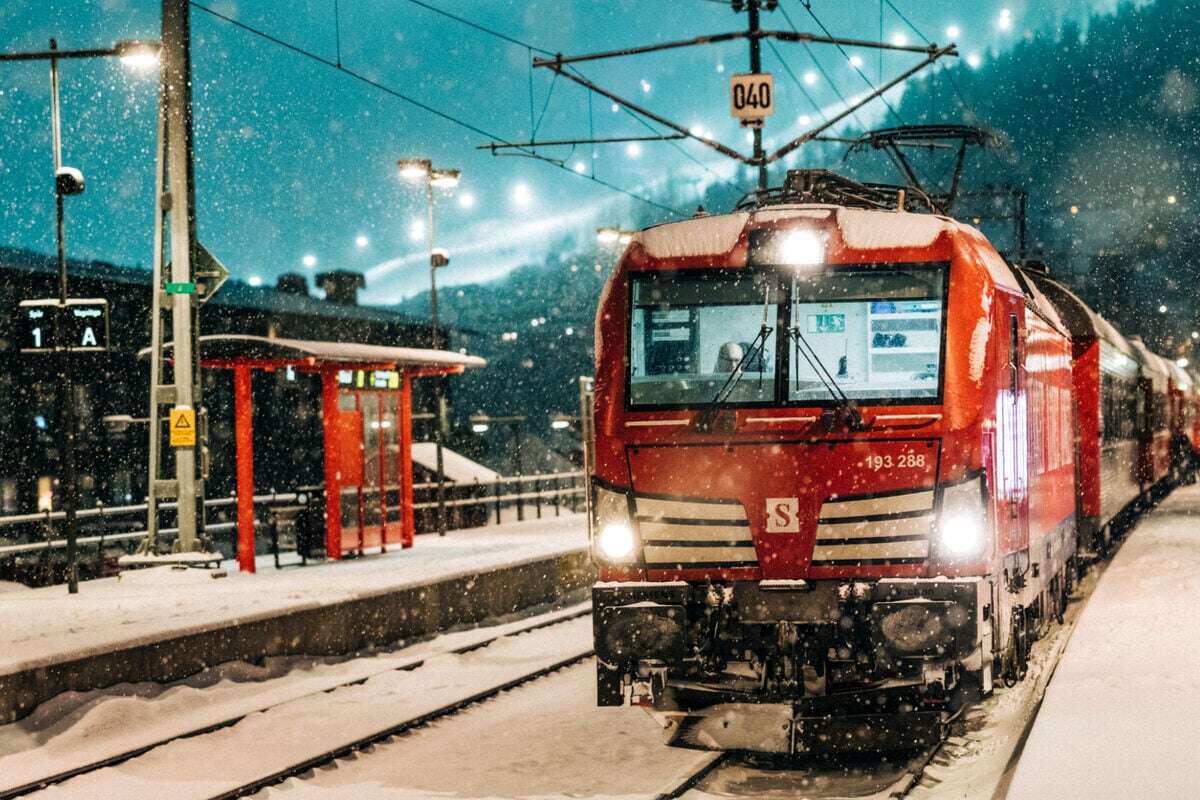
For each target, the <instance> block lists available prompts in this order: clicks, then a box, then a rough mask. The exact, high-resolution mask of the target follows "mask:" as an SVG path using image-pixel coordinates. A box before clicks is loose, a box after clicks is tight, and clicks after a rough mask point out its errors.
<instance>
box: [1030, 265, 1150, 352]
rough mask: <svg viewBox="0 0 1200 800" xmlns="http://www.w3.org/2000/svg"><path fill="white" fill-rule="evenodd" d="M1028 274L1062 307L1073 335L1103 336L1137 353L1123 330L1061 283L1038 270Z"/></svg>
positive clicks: (1063, 316) (1059, 310) (1056, 304)
mask: <svg viewBox="0 0 1200 800" xmlns="http://www.w3.org/2000/svg"><path fill="white" fill-rule="evenodd" d="M1025 274H1026V275H1027V276H1028V277H1029V278H1030V282H1031V283H1032V284H1034V285H1035V286H1036V287H1037V288H1038V289H1040V290H1041V291H1042V292H1044V293H1045V295H1046V296H1047V297H1048V298H1049V300H1050V302H1052V303H1053V304H1054V307H1055V308H1056V309H1058V314H1059V318H1060V319H1062V321H1063V322H1064V323H1066V326H1067V331H1068V332H1069V333H1070V334H1071V336H1072V337H1076V338H1078V337H1081V336H1082V337H1095V338H1099V339H1103V340H1104V341H1106V342H1108V343H1109V344H1111V345H1112V346H1113V347H1116V348H1117V349H1118V350H1120V351H1121V352H1122V353H1124V354H1126V355H1128V356H1131V357H1132V356H1133V355H1134V351H1133V348H1132V347H1131V346H1130V345H1129V342H1128V341H1127V340H1126V339H1125V337H1124V336H1122V335H1121V332H1120V331H1118V330H1117V329H1116V328H1114V327H1113V325H1112V323H1110V322H1109V321H1108V320H1106V319H1105V318H1104V317H1102V316H1100V315H1099V314H1097V313H1096V312H1095V311H1094V310H1092V308H1091V307H1089V306H1088V304H1087V303H1085V302H1083V300H1081V299H1080V298H1079V296H1078V295H1076V294H1075V293H1074V292H1072V291H1071V290H1070V289H1068V288H1067V287H1066V286H1065V285H1063V284H1062V283H1061V282H1059V281H1056V280H1055V279H1054V278H1052V277H1050V276H1049V275H1043V274H1041V273H1038V272H1030V271H1026V272H1025Z"/></svg>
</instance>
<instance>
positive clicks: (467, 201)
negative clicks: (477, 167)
mask: <svg viewBox="0 0 1200 800" xmlns="http://www.w3.org/2000/svg"><path fill="white" fill-rule="evenodd" d="M458 204H459V205H460V206H461V207H463V208H467V209H470V208H474V207H475V195H474V194H472V193H471V192H463V193H462V194H460V195H459V196H458Z"/></svg>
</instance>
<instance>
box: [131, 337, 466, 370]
mask: <svg viewBox="0 0 1200 800" xmlns="http://www.w3.org/2000/svg"><path fill="white" fill-rule="evenodd" d="M200 344H201V345H202V346H203V351H202V352H203V359H204V360H205V361H208V360H217V361H224V360H230V361H232V360H236V359H249V360H264V361H265V360H280V361H296V360H307V359H312V360H313V361H315V362H316V363H318V364H395V365H396V366H414V367H421V366H425V367H482V366H486V365H487V362H486V361H484V360H483V359H482V358H480V357H479V356H471V355H466V354H463V353H455V352H453V351H450V350H431V349H427V348H420V347H388V346H385V345H378V344H362V343H359V342H325V341H319V340H309V339H282V338H273V339H272V338H268V337H266V336H245V335H241V334H231V333H222V334H214V335H211V336H201V337H200ZM173 345H174V342H167V343H166V344H165V345H163V348H164V350H168V351H169V350H170V349H171V348H172V347H173ZM149 352H150V348H148V347H147V348H144V349H143V350H141V351H139V352H138V355H139V356H141V357H143V358H144V357H145V356H147V355H148V354H149Z"/></svg>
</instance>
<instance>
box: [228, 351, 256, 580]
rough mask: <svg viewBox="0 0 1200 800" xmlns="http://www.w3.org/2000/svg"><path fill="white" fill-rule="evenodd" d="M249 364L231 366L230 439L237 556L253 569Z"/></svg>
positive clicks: (243, 566) (241, 563) (243, 565)
mask: <svg viewBox="0 0 1200 800" xmlns="http://www.w3.org/2000/svg"><path fill="white" fill-rule="evenodd" d="M250 375H251V372H250V367H249V366H248V365H245V364H239V365H238V366H235V367H234V368H233V408H234V438H235V440H236V442H237V531H238V537H237V559H238V568H239V569H241V571H242V572H254V416H253V415H254V399H253V395H252V394H251V391H250Z"/></svg>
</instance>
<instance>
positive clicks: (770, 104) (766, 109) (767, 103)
mask: <svg viewBox="0 0 1200 800" xmlns="http://www.w3.org/2000/svg"><path fill="white" fill-rule="evenodd" d="M729 113H731V114H732V115H733V116H735V117H737V118H738V119H740V120H741V121H742V124H743V125H749V126H757V125H761V124H762V121H763V119H765V118H766V117H769V116H771V115H772V114H774V113H775V78H774V76H773V75H771V74H769V73H750V74H742V75H734V76H733V77H731V78H730V79H729Z"/></svg>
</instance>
